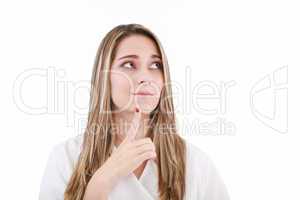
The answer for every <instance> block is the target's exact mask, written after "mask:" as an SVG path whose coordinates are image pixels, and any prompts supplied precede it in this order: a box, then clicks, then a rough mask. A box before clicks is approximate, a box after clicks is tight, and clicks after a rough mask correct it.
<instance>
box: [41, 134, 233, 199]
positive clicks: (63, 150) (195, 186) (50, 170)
mask: <svg viewBox="0 0 300 200" xmlns="http://www.w3.org/2000/svg"><path fill="white" fill-rule="evenodd" d="M82 143H83V134H81V135H77V136H76V137H72V138H69V139H67V140H66V141H64V142H62V143H60V144H57V145H56V146H54V148H53V149H52V152H51V153H50V155H49V158H48V162H47V166H46V169H45V171H44V175H43V177H42V181H41V186H40V192H39V200H63V199H64V190H65V188H66V186H67V183H68V180H69V179H70V177H71V175H72V172H73V169H74V166H75V164H76V161H77V159H78V157H79V153H80V150H81V145H82ZM186 144H187V151H186V153H187V161H186V194H185V198H184V199H185V200H229V195H228V192H227V189H226V187H225V185H224V183H223V181H222V178H221V177H220V175H219V173H218V171H217V169H216V167H215V166H214V164H213V162H212V161H211V159H210V158H209V157H208V156H207V154H206V153H204V152H203V151H201V150H200V149H199V148H198V147H196V146H195V145H193V144H191V143H189V142H186ZM156 174H157V165H156V163H155V161H153V160H149V161H147V164H146V166H145V168H144V171H143V173H142V175H141V176H140V178H139V179H137V178H136V176H135V175H134V174H133V173H131V174H130V175H129V176H127V177H124V178H123V179H122V180H121V181H119V183H118V184H117V185H116V186H115V187H114V189H113V191H112V192H111V193H110V195H109V200H120V199H130V200H141V199H143V200H157V199H158V178H157V175H156Z"/></svg>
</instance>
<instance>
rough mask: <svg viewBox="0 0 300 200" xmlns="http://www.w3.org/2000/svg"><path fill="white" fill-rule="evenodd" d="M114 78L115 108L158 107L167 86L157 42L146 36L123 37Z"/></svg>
mask: <svg viewBox="0 0 300 200" xmlns="http://www.w3.org/2000/svg"><path fill="white" fill-rule="evenodd" d="M110 80H111V93H112V100H113V104H114V107H115V109H117V110H118V111H134V109H135V107H138V108H140V109H141V110H142V111H143V112H144V113H150V112H151V111H152V110H154V109H155V107H156V106H157V104H158V102H159V98H160V94H161V90H162V87H163V66H162V62H161V58H160V54H159V52H158V50H157V47H156V45H155V43H154V42H153V41H152V40H151V39H149V38H148V37H145V36H142V35H132V36H129V37H126V38H125V39H123V40H122V41H121V42H120V43H119V45H118V47H117V50H116V54H115V58H114V60H113V62H112V66H111V72H110ZM139 93H140V94H139ZM143 93H144V95H143ZM145 94H146V95H145Z"/></svg>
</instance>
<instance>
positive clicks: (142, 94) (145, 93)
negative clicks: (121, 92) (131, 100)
mask: <svg viewBox="0 0 300 200" xmlns="http://www.w3.org/2000/svg"><path fill="white" fill-rule="evenodd" d="M133 94H134V95H138V96H153V95H154V94H152V93H150V92H137V93H133Z"/></svg>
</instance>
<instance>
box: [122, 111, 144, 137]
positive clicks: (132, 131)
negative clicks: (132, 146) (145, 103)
mask: <svg viewBox="0 0 300 200" xmlns="http://www.w3.org/2000/svg"><path fill="white" fill-rule="evenodd" d="M141 118H142V111H141V109H139V108H136V110H135V112H134V114H133V118H132V121H131V125H130V128H129V130H128V132H127V133H126V137H125V140H126V141H128V140H129V141H132V140H134V138H135V136H136V134H137V131H138V128H139V126H140V123H141Z"/></svg>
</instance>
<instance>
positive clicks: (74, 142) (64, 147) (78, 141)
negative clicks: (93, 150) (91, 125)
mask: <svg viewBox="0 0 300 200" xmlns="http://www.w3.org/2000/svg"><path fill="white" fill-rule="evenodd" d="M82 142H83V135H77V136H74V137H71V138H68V139H66V140H64V141H63V142H60V143H58V144H56V145H54V147H53V148H52V150H51V152H50V154H49V155H48V160H47V164H46V168H45V170H44V174H43V177H42V180H41V184H40V192H39V199H43V200H48V199H49V200H50V199H63V194H64V189H65V187H66V185H67V183H68V181H69V178H70V177H71V175H72V172H73V170H74V167H75V164H76V162H77V159H78V157H79V154H80V151H81V146H82Z"/></svg>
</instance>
